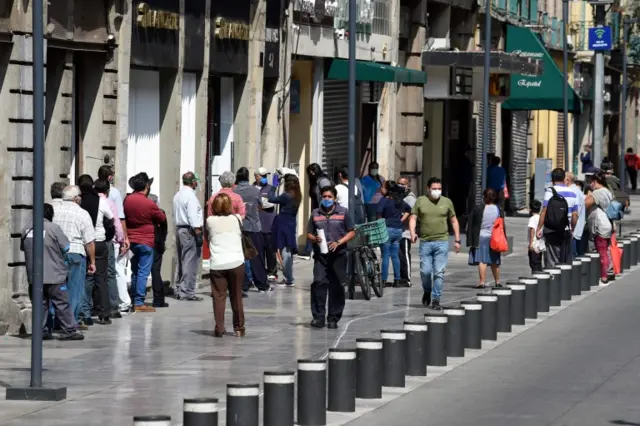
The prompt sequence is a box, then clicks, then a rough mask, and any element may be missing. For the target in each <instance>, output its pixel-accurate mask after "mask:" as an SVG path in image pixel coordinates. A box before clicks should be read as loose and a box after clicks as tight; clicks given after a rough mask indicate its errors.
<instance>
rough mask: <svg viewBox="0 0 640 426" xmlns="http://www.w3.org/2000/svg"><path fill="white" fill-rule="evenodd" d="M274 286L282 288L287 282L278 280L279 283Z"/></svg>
mask: <svg viewBox="0 0 640 426" xmlns="http://www.w3.org/2000/svg"><path fill="white" fill-rule="evenodd" d="M276 285H277V286H278V287H284V286H286V285H287V282H286V281H285V280H280V281H278V282H276Z"/></svg>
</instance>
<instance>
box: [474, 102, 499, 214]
mask: <svg viewBox="0 0 640 426" xmlns="http://www.w3.org/2000/svg"><path fill="white" fill-rule="evenodd" d="M489 108H490V109H489V116H490V117H491V124H490V125H489V141H488V143H487V149H486V153H495V151H496V119H497V111H496V103H495V102H489ZM476 123H477V127H476V167H475V171H476V179H475V182H476V183H475V204H480V203H481V202H482V191H483V188H482V185H481V184H480V182H482V147H483V145H484V143H485V142H484V141H483V140H482V126H483V123H484V105H483V103H482V102H479V103H478V119H477V120H476ZM486 166H488V164H485V167H486Z"/></svg>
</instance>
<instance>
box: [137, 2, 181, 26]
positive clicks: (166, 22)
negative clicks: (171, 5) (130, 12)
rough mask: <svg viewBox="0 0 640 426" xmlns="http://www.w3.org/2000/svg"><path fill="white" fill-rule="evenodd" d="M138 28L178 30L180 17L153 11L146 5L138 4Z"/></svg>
mask: <svg viewBox="0 0 640 426" xmlns="http://www.w3.org/2000/svg"><path fill="white" fill-rule="evenodd" d="M136 22H137V24H138V26H140V27H144V28H158V29H162V30H178V29H179V28H180V15H179V14H177V13H175V12H168V11H165V10H154V9H151V8H150V7H149V5H148V4H147V3H140V4H138V17H137V19H136Z"/></svg>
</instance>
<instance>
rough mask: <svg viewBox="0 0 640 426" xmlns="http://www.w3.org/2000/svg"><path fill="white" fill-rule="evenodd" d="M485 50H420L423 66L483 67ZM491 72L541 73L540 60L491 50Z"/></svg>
mask: <svg viewBox="0 0 640 426" xmlns="http://www.w3.org/2000/svg"><path fill="white" fill-rule="evenodd" d="M484 55H485V52H460V51H454V50H425V51H423V52H422V64H423V66H424V67H453V66H456V67H461V68H484ZM490 55H491V57H490V61H491V62H490V64H491V72H493V73H498V74H528V75H533V76H537V75H542V73H543V72H544V66H543V63H542V61H541V60H539V59H531V58H523V57H520V56H518V55H513V54H511V53H506V52H502V51H495V52H491V54H490Z"/></svg>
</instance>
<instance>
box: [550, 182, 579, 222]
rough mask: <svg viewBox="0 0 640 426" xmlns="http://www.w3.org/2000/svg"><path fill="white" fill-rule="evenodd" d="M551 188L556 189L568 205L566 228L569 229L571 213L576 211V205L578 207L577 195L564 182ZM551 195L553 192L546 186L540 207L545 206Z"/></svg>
mask: <svg viewBox="0 0 640 426" xmlns="http://www.w3.org/2000/svg"><path fill="white" fill-rule="evenodd" d="M553 188H554V189H555V190H556V192H557V193H558V195H559V196H561V197H563V198H564V199H565V200H567V205H568V207H569V213H568V214H569V227H567V229H571V215H572V214H573V213H578V207H579V200H578V195H577V194H576V193H575V191H574V190H572V189H571V188H569V187H568V186H566V185H564V184H556V185H553ZM551 197H553V192H552V191H551V188H547V190H546V191H545V193H544V201H543V203H542V207H544V208H546V207H547V204H549V200H550V199H551Z"/></svg>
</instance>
